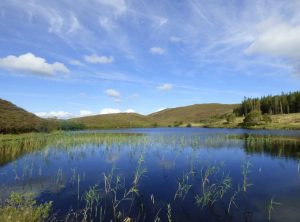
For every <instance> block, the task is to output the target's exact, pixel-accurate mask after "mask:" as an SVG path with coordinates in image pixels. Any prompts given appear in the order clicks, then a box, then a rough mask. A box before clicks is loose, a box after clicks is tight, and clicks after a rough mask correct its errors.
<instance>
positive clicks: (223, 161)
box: [0, 128, 300, 222]
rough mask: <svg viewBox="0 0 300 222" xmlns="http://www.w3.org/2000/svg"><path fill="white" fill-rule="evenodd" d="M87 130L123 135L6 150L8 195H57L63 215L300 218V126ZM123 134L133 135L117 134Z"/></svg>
mask: <svg viewBox="0 0 300 222" xmlns="http://www.w3.org/2000/svg"><path fill="white" fill-rule="evenodd" d="M86 133H96V134H98V133H101V134H108V133H109V134H115V135H116V141H115V142H114V140H113V139H112V140H110V141H109V142H105V141H104V142H101V143H97V142H92V141H86V142H85V143H80V144H75V143H74V144H73V145H70V144H68V145H66V146H61V145H60V146H56V145H55V143H53V144H47V145H45V147H40V148H39V149H36V150H33V151H32V150H31V151H30V152H26V151H24V152H20V153H18V154H16V155H8V154H7V153H5V154H1V155H2V156H1V158H0V178H1V181H0V196H1V199H5V198H6V197H8V196H9V194H10V193H11V192H20V193H28V192H30V193H33V195H34V197H35V198H36V199H37V201H38V202H39V203H43V202H45V201H53V210H52V214H53V215H52V218H53V220H58V221H59V220H61V221H66V220H69V221H76V220H78V221H80V220H82V219H83V218H84V217H85V218H87V220H94V221H101V220H102V221H110V220H112V221H290V222H292V221H295V222H296V221H300V210H299V209H300V146H299V144H300V143H299V142H296V141H297V138H298V137H299V136H300V132H299V131H267V130H255V131H252V130H241V129H232V130H230V129H203V128H166V129H163V128H157V129H127V130H101V131H83V132H79V133H74V135H75V136H76V137H80V135H81V134H86ZM68 134H73V133H72V132H71V133H68ZM120 134H125V135H126V137H127V138H128V139H125V140H119V139H117V137H118V136H119V135H120ZM99 136H100V135H99ZM278 138H280V139H278ZM0 149H3V147H2V148H1V147H0ZM1 153H2V152H1Z"/></svg>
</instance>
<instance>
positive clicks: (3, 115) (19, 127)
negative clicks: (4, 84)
mask: <svg viewBox="0 0 300 222" xmlns="http://www.w3.org/2000/svg"><path fill="white" fill-rule="evenodd" d="M43 121H44V120H43V119H41V118H39V117H37V116H36V115H34V114H32V113H30V112H27V111H26V110H24V109H22V108H20V107H18V106H16V105H14V104H12V103H11V102H9V101H6V100H3V99H0V133H21V132H31V131H37V128H38V127H39V126H41V125H42V123H43Z"/></svg>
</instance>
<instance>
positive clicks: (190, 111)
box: [149, 103, 238, 125]
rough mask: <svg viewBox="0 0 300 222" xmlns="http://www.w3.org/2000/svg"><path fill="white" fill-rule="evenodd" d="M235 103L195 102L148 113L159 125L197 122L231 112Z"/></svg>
mask: <svg viewBox="0 0 300 222" xmlns="http://www.w3.org/2000/svg"><path fill="white" fill-rule="evenodd" d="M237 106H238V105H236V104H219V103H209V104H195V105H191V106H183V107H177V108H172V109H165V110H162V111H159V112H156V113H152V114H150V115H149V117H151V119H152V120H153V121H154V122H157V123H158V124H160V125H173V124H174V123H175V122H177V123H180V122H182V123H183V124H186V123H198V122H201V121H203V120H206V119H209V118H211V117H215V116H221V115H224V114H227V113H232V111H233V109H234V108H236V107H237Z"/></svg>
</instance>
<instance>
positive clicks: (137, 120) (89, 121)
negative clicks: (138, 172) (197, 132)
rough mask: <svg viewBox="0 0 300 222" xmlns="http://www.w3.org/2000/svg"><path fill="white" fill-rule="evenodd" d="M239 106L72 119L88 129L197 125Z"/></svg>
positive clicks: (203, 105)
mask: <svg viewBox="0 0 300 222" xmlns="http://www.w3.org/2000/svg"><path fill="white" fill-rule="evenodd" d="M235 107H237V105H227V104H217V103H213V104H197V105H191V106H184V107H177V108H172V109H165V110H163V111H160V112H156V113H152V114H150V115H148V116H144V115H141V114H137V113H118V114H105V115H95V116H87V117H81V118H74V119H71V120H72V121H73V122H77V123H81V124H84V125H85V126H87V127H88V128H93V129H97V128H127V127H151V126H168V125H172V126H173V125H174V122H182V123H183V124H186V123H195V122H200V121H201V120H205V119H208V118H210V117H212V116H215V115H223V114H226V113H231V112H232V110H233V108H235Z"/></svg>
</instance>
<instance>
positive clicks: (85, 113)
mask: <svg viewBox="0 0 300 222" xmlns="http://www.w3.org/2000/svg"><path fill="white" fill-rule="evenodd" d="M91 115H95V114H94V113H93V112H92V111H90V110H80V112H79V117H82V116H91Z"/></svg>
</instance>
